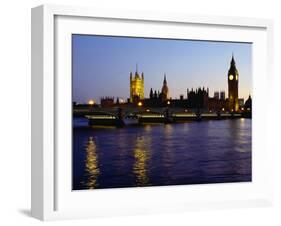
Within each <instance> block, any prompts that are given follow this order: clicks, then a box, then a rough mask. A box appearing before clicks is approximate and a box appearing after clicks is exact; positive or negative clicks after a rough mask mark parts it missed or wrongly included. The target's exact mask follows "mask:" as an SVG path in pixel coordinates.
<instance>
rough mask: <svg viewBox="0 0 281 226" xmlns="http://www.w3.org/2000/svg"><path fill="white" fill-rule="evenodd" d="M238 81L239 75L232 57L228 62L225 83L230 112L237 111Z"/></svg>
mask: <svg viewBox="0 0 281 226" xmlns="http://www.w3.org/2000/svg"><path fill="white" fill-rule="evenodd" d="M238 79H239V74H238V70H237V69H236V65H235V60H234V57H233V55H232V59H231V62H230V68H229V70H228V73H227V81H228V107H229V110H230V111H238V109H239V105H238Z"/></svg>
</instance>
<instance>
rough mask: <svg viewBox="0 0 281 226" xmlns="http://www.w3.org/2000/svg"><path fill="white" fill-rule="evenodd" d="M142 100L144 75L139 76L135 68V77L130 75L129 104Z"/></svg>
mask: <svg viewBox="0 0 281 226" xmlns="http://www.w3.org/2000/svg"><path fill="white" fill-rule="evenodd" d="M143 99H144V74H143V73H141V76H140V75H139V73H138V68H136V72H135V76H133V74H132V72H131V73H130V102H134V103H136V102H137V101H139V100H143Z"/></svg>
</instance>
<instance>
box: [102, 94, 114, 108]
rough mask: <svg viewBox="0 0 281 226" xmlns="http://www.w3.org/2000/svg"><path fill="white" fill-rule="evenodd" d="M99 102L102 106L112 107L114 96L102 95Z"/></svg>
mask: <svg viewBox="0 0 281 226" xmlns="http://www.w3.org/2000/svg"><path fill="white" fill-rule="evenodd" d="M100 104H101V106H102V107H113V106H114V97H109V96H107V97H102V98H101V99H100Z"/></svg>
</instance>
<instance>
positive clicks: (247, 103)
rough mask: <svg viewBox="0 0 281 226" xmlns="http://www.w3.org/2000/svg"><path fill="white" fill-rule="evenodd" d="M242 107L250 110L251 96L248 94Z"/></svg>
mask: <svg viewBox="0 0 281 226" xmlns="http://www.w3.org/2000/svg"><path fill="white" fill-rule="evenodd" d="M244 108H245V110H248V111H251V110H252V98H251V95H249V97H248V99H247V100H246V101H245V105H244Z"/></svg>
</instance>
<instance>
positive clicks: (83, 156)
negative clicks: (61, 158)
mask: <svg viewBox="0 0 281 226" xmlns="http://www.w3.org/2000/svg"><path fill="white" fill-rule="evenodd" d="M251 140H252V135H251V119H244V118H240V119H226V120H206V121H200V122H190V123H178V124H166V125H165V124H157V125H143V126H129V127H125V128H113V127H112V128H108V127H107V128H106V127H104V128H102V127H100V128H92V127H89V126H87V123H86V122H85V121H83V120H82V119H74V123H73V150H72V152H73V153H72V161H73V162H72V166H73V167H72V171H73V172H72V177H73V183H72V188H73V190H81V189H99V188H120V187H135V186H161V185H184V184H204V183H225V182H246V181H251V180H252V152H251V149H252V143H251Z"/></svg>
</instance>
